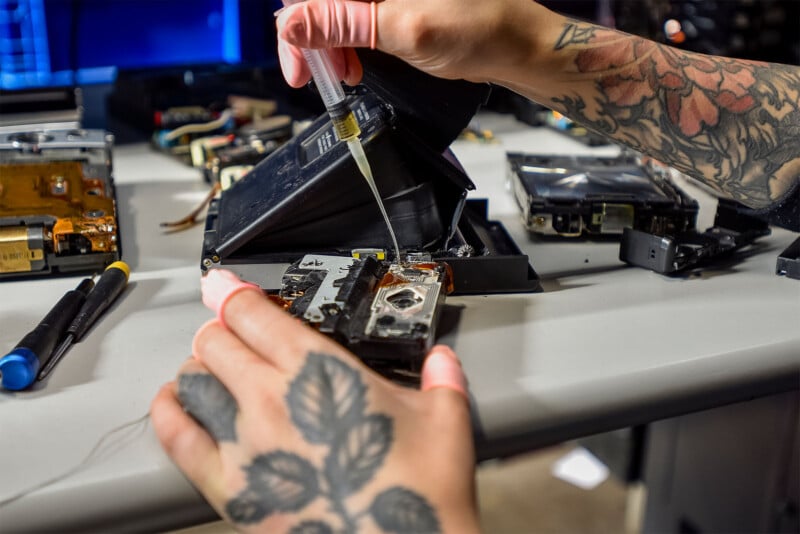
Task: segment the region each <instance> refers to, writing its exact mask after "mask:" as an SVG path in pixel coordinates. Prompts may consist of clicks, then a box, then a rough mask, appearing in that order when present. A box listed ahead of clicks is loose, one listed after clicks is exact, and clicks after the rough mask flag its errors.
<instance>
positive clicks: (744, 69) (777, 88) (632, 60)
mask: <svg viewBox="0 0 800 534" xmlns="http://www.w3.org/2000/svg"><path fill="white" fill-rule="evenodd" d="M555 50H558V51H569V52H570V53H573V54H574V67H575V69H576V75H577V76H578V78H579V79H589V80H592V81H593V85H594V87H595V89H596V92H595V93H594V94H593V95H591V98H587V97H586V95H583V94H577V93H576V94H568V95H564V96H563V97H560V98H555V99H553V102H554V103H555V104H556V106H559V107H561V108H563V110H564V113H565V114H567V115H568V116H570V117H571V118H573V119H574V120H576V121H577V122H580V123H582V124H583V125H585V126H586V127H588V128H590V129H592V130H595V131H598V132H600V133H603V134H605V135H608V136H611V137H613V138H615V139H616V140H618V141H620V142H622V143H624V144H626V145H628V146H630V147H632V148H634V149H636V150H640V151H643V152H648V153H649V154H650V155H652V156H654V157H656V158H658V159H660V160H662V161H664V162H665V163H668V164H670V165H672V166H674V167H676V168H677V169H679V170H680V171H682V172H685V173H686V174H688V175H690V176H693V177H695V178H698V179H700V180H701V181H703V182H705V183H706V184H707V185H709V186H711V187H712V188H714V189H716V190H717V191H720V192H722V191H726V192H727V193H729V194H731V195H733V197H734V198H735V199H736V200H739V201H741V202H743V203H745V204H748V205H750V206H752V207H766V206H768V205H770V204H772V203H774V202H775V201H777V200H779V199H780V198H781V197H782V196H783V195H784V194H786V193H787V192H788V191H789V190H790V189H791V187H792V184H793V183H794V182H795V181H796V180H797V178H798V176H800V141H799V140H800V67H791V66H787V65H778V64H769V63H761V62H754V61H744V60H736V59H729V58H721V57H712V56H705V55H702V54H694V53H688V52H685V51H682V50H679V49H676V48H672V47H669V46H664V45H660V44H657V43H653V42H651V41H647V40H645V39H642V38H639V37H635V36H632V35H627V34H624V33H621V32H617V31H613V30H609V29H606V28H602V27H599V26H593V25H591V24H585V23H580V22H575V21H571V22H568V23H567V24H566V25H565V27H564V29H563V31H562V33H561V36H560V37H559V39H558V41H557V42H556V45H555ZM647 149H649V150H647Z"/></svg>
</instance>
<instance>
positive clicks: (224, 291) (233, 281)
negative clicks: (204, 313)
mask: <svg viewBox="0 0 800 534" xmlns="http://www.w3.org/2000/svg"><path fill="white" fill-rule="evenodd" d="M200 290H201V292H202V295H203V304H205V305H206V307H208V308H209V309H210V310H211V311H213V312H214V313H216V315H217V318H218V319H219V320H220V321H222V324H225V319H224V311H225V306H226V305H227V304H228V302H229V301H230V300H231V298H232V297H233V296H234V295H236V294H237V293H239V292H241V291H243V290H254V291H258V292H259V293H263V292H262V290H261V288H260V287H258V286H257V285H255V284H251V283H249V282H245V281H243V280H242V279H240V278H239V277H238V276H236V275H235V274H234V273H232V272H231V271H228V270H226V269H211V270H210V271H208V273H207V274H206V275H205V276H204V277H202V278H201V279H200Z"/></svg>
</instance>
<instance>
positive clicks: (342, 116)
mask: <svg viewBox="0 0 800 534" xmlns="http://www.w3.org/2000/svg"><path fill="white" fill-rule="evenodd" d="M283 3H284V5H287V6H288V5H290V4H295V3H297V1H296V0H294V1H293V0H284V2H283ZM302 51H303V56H304V57H305V59H306V62H307V63H308V68H309V70H310V71H311V77H312V78H314V83H315V84H316V86H317V90H318V91H319V94H320V96H322V102H323V103H324V104H325V109H326V110H327V111H328V115H330V118H331V122H332V123H333V131H334V133H335V134H336V139H338V140H339V141H344V142H346V143H347V148H348V149H349V150H350V153H351V154H352V155H353V159H354V160H355V161H356V165H357V166H358V169H359V170H360V171H361V174H363V175H364V178H365V179H366V180H367V184H369V188H370V189H371V190H372V194H373V195H375V200H377V201H378V207H379V208H380V210H381V214H382V215H383V218H384V220H385V221H386V226H387V228H388V229H389V235H390V236H391V238H392V244H393V245H394V253H395V261H398V262H399V261H400V247H399V246H398V244H397V238H396V237H395V234H394V230H393V229H392V223H391V222H390V221H389V215H388V214H387V213H386V208H385V207H384V206H383V200H381V194H380V192H378V187H377V186H376V185H375V178H373V176H372V169H371V168H370V166H369V162H368V161H367V155H366V154H365V153H364V147H363V146H362V145H361V140H360V139H359V138H358V136H359V135H361V128H359V126H358V121H357V120H356V117H355V114H354V113H353V110H351V109H350V106H349V105H348V104H347V100H346V99H345V96H344V90H342V84H341V83H340V82H339V80H338V78H337V77H336V71H335V70H334V68H333V64H332V63H331V59H330V57H329V56H328V53H327V52H326V51H325V50H314V49H307V48H304V49H302Z"/></svg>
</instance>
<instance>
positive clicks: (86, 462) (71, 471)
mask: <svg viewBox="0 0 800 534" xmlns="http://www.w3.org/2000/svg"><path fill="white" fill-rule="evenodd" d="M149 418H150V414H149V413H148V414H146V415H143V416H142V417H140V418H138V419H135V420H133V421H129V422H127V423H125V424H122V425H120V426H118V427H116V428H112V429H111V430H109V431H108V432H106V433H105V434H104V435H103V436H102V437H101V438H100V439H99V440H98V442H97V443H96V444H95V446H94V447H93V448H92V450H91V451H89V454H87V455H86V457H85V458H84V459H83V460H82V461H81V463H79V464H78V465H76V466H75V467H73V468H72V469H69V470H68V471H65V472H64V473H61V474H60V475H58V476H55V477H53V478H50V479H48V480H45V481H44V482H40V483H39V484H36V485H34V486H31V487H30V488H28V489H25V490H22V491H20V492H19V493H16V494H14V495H12V496H10V497H6V498H4V499H0V508H2V507H4V506H7V505H9V504H11V503H13V502H15V501H18V500H20V499H22V498H23V497H27V496H28V495H30V494H31V493H33V492H35V491H39V490H40V489H42V488H46V487H47V486H51V485H53V484H55V483H56V482H60V481H62V480H64V479H65V478H67V477H70V476H72V475H74V474H75V473H77V472H79V471H80V470H81V469H83V468H84V467H86V466H88V465H89V463H90V462H91V461H92V460H94V459H95V456H97V457H99V456H100V453H101V452H103V451H101V447H102V446H103V445H104V444H105V443H106V441H107V440H108V439H109V438H111V437H112V436H113V435H114V434H117V433H118V432H121V431H123V430H125V429H126V428H133V427H136V426H137V425H139V424H142V423H145V424H146V423H147V420H148V419H149ZM144 428H146V427H145V426H142V429H144Z"/></svg>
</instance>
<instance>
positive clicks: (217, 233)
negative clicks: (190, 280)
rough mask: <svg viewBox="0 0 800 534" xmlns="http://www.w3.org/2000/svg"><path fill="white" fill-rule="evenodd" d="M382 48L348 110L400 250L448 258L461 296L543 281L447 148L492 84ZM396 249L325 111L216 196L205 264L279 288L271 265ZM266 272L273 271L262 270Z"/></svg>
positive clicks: (509, 289) (519, 288) (367, 56)
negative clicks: (470, 195)
mask: <svg viewBox="0 0 800 534" xmlns="http://www.w3.org/2000/svg"><path fill="white" fill-rule="evenodd" d="M374 54H375V53H366V54H365V55H364V57H362V61H365V62H367V64H369V68H365V85H364V86H361V87H359V88H358V89H357V90H356V91H355V94H354V95H352V96H351V97H350V107H351V109H352V110H353V112H354V113H355V115H356V117H357V119H358V121H359V125H360V128H361V131H362V136H361V141H362V143H363V147H364V151H365V153H366V155H367V159H368V160H369V163H370V165H371V166H372V170H373V174H374V176H375V181H376V183H377V187H378V189H379V191H380V194H381V197H382V199H383V202H384V204H385V206H386V211H387V212H388V215H389V218H390V220H391V223H392V226H393V228H394V229H395V232H396V233H397V240H398V242H399V245H400V248H401V250H402V251H403V252H404V253H406V254H412V255H415V254H421V255H427V257H429V258H432V259H433V260H436V261H445V262H447V263H448V264H450V265H451V266H452V269H453V283H454V286H455V292H456V293H473V294H474V293H492V292H514V291H535V290H537V289H539V283H538V278H537V277H536V273H535V272H534V271H533V269H532V268H531V267H530V265H529V264H528V259H527V257H526V256H524V255H522V254H521V253H520V251H519V249H518V248H517V247H516V245H515V244H513V241H512V240H511V239H510V237H509V236H508V234H507V233H506V232H505V230H504V229H502V226H501V225H500V224H499V223H495V222H490V221H487V220H486V208H485V204H480V203H478V204H470V203H467V201H466V195H467V191H468V190H471V189H473V188H474V186H473V184H472V182H471V181H470V180H469V178H468V177H467V176H466V175H465V174H464V172H463V170H461V168H460V167H459V166H458V164H457V162H455V161H454V160H453V157H452V154H450V153H445V152H446V150H447V148H448V146H449V145H450V143H451V142H452V141H453V140H454V139H455V138H456V137H457V136H458V134H459V133H460V132H461V131H462V130H463V128H464V127H465V126H466V125H467V124H468V122H469V120H470V118H471V117H472V115H473V114H474V112H475V110H476V109H477V108H478V105H479V104H480V103H481V102H482V101H483V100H484V99H485V98H486V95H487V92H488V87H486V86H480V85H474V84H469V83H467V82H454V81H447V80H440V79H435V78H432V77H429V76H427V75H425V74H423V73H421V72H419V71H416V70H414V69H411V68H410V67H409V66H408V65H405V64H404V63H402V62H399V61H398V60H396V59H394V58H390V57H388V56H384V55H377V56H376V55H374ZM370 61H374V63H369V62H370ZM472 208H475V209H472ZM390 247H391V241H390V237H389V234H388V231H387V229H386V225H385V223H384V221H383V219H382V216H381V213H380V211H379V209H378V206H377V205H376V203H375V199H374V197H373V196H372V193H371V191H370V189H369V187H368V185H367V183H366V182H365V180H364V178H363V177H362V176H361V174H360V172H359V170H358V169H357V167H356V164H355V162H354V161H353V158H352V157H350V154H349V152H348V149H347V147H346V146H345V144H344V143H340V142H337V141H336V137H335V135H334V132H333V125H332V124H331V121H330V119H329V117H328V116H327V115H323V116H321V117H319V118H318V119H317V120H316V121H314V122H313V123H312V124H311V125H310V126H309V127H308V128H307V129H305V130H304V131H303V132H301V133H300V134H298V135H297V136H296V137H294V138H293V139H292V140H290V141H289V142H287V143H286V144H285V145H283V146H281V147H280V148H278V149H277V150H276V151H275V152H274V153H272V154H271V155H270V156H269V157H268V158H267V159H265V160H264V161H262V162H261V163H259V164H258V165H256V167H254V168H253V169H252V170H251V171H250V172H249V173H248V174H246V175H245V176H244V177H242V178H241V179H240V180H239V181H237V182H236V183H234V184H233V185H232V186H231V187H230V188H228V189H227V190H225V191H223V192H222V194H221V197H220V199H219V200H216V201H214V202H213V203H212V205H211V206H210V208H209V212H208V217H207V220H206V232H205V238H204V244H203V256H202V268H203V269H204V270H205V269H209V268H215V267H218V266H223V267H227V268H229V269H233V270H234V271H236V272H237V273H238V274H239V275H240V276H242V277H243V278H245V279H248V280H251V281H254V282H256V283H259V284H260V285H261V286H262V287H263V288H264V289H267V290H270V289H276V288H277V287H279V286H280V279H279V278H278V279H276V277H275V276H274V273H275V271H277V269H269V268H268V266H269V265H276V264H283V265H284V266H286V265H288V264H290V263H292V262H295V261H297V260H299V259H300V258H302V257H303V256H305V255H306V254H324V255H340V256H345V257H347V256H350V252H351V251H352V250H354V249H364V248H377V249H383V250H388V249H389V248H390ZM451 260H452V261H451ZM260 266H263V268H262V267H260ZM284 268H285V267H284ZM267 270H270V271H271V272H272V273H273V274H272V275H270V276H271V277H270V279H269V280H267V281H264V279H263V278H262V275H260V274H259V275H257V276H256V277H255V278H256V279H254V277H253V273H254V272H265V271H267ZM280 272H282V271H280Z"/></svg>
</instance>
